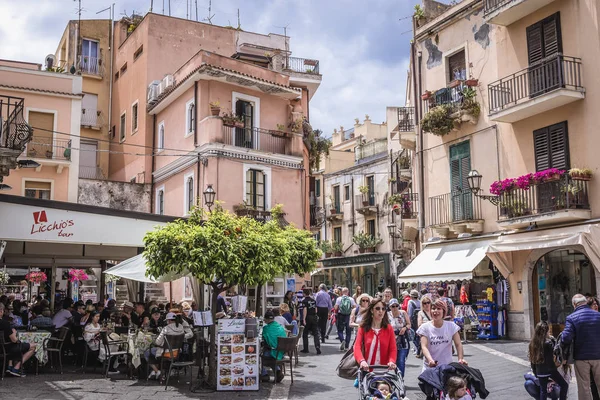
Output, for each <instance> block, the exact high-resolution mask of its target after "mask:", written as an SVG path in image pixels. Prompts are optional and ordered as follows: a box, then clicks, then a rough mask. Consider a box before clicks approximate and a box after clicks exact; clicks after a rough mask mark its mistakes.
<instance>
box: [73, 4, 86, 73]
mask: <svg viewBox="0 0 600 400" xmlns="http://www.w3.org/2000/svg"><path fill="white" fill-rule="evenodd" d="M73 1H77V2H78V6H77V44H76V46H77V49H76V50H75V57H74V58H73V63H75V62H76V61H77V56H78V55H79V54H81V53H82V49H81V11H82V10H83V8H81V0H73ZM71 69H75V66H73V67H72V68H71Z"/></svg>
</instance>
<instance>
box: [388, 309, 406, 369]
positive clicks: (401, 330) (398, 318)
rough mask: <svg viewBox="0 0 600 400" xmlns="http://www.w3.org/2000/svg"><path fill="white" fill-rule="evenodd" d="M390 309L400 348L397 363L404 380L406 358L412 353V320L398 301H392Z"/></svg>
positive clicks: (391, 320) (397, 345) (397, 344)
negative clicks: (410, 334)
mask: <svg viewBox="0 0 600 400" xmlns="http://www.w3.org/2000/svg"><path fill="white" fill-rule="evenodd" d="M388 307H389V308H390V313H389V318H390V323H391V324H392V328H394V333H395V334H396V347H397V348H398V356H397V358H396V363H397V364H398V369H399V370H400V374H401V375H402V378H404V370H405V368H406V357H408V353H409V351H410V339H409V337H408V332H409V331H410V328H411V326H410V318H409V317H408V313H407V312H406V311H404V310H403V309H402V308H400V303H399V302H398V300H397V299H391V300H390V302H389V303H388Z"/></svg>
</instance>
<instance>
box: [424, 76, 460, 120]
mask: <svg viewBox="0 0 600 400" xmlns="http://www.w3.org/2000/svg"><path fill="white" fill-rule="evenodd" d="M465 86H466V85H465V84H464V83H463V82H461V83H460V84H459V85H458V86H455V87H445V88H441V89H439V90H436V91H435V93H432V95H431V97H430V98H429V99H427V100H422V102H423V112H424V113H427V112H428V111H429V110H430V109H431V108H433V107H435V106H441V105H443V104H450V105H456V106H459V105H461V104H462V102H463V94H462V92H463V90H464V89H465Z"/></svg>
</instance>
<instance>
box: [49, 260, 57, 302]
mask: <svg viewBox="0 0 600 400" xmlns="http://www.w3.org/2000/svg"><path fill="white" fill-rule="evenodd" d="M50 283H51V284H50V309H51V310H54V302H55V299H56V260H55V259H54V258H52V272H50Z"/></svg>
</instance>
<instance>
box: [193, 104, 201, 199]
mask: <svg viewBox="0 0 600 400" xmlns="http://www.w3.org/2000/svg"><path fill="white" fill-rule="evenodd" d="M194 108H195V107H194ZM200 162H201V157H200V153H198V161H196V163H197V164H196V203H198V201H200Z"/></svg>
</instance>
